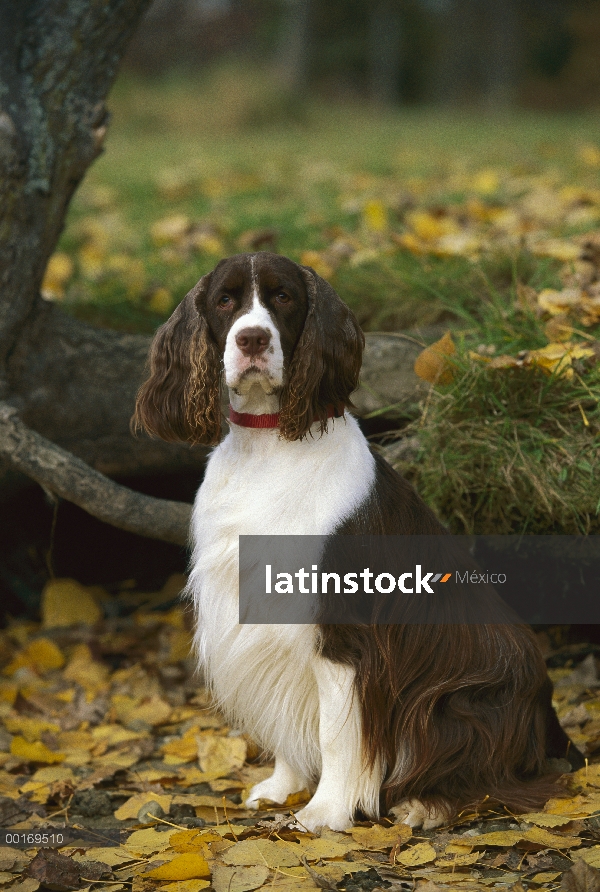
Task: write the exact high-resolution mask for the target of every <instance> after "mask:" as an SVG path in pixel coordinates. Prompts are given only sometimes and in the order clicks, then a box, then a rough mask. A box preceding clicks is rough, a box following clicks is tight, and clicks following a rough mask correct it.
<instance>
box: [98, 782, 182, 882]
mask: <svg viewBox="0 0 600 892" xmlns="http://www.w3.org/2000/svg"><path fill="white" fill-rule="evenodd" d="M172 798H173V797H172V796H166V795H164V794H163V793H136V795H135V796H132V797H131V798H130V799H128V800H127V802H124V803H123V805H122V806H121V807H120V808H118V809H117V810H116V812H115V818H116V819H117V820H118V821H126V820H127V818H137V816H138V812H139V810H140V808H141V807H142V805H146V804H147V803H148V802H158V804H159V805H160V807H161V808H162V810H163V811H164V812H165V814H166V813H167V812H168V811H169V809H170V807H171V799H172ZM166 879H168V877H167V878H166ZM173 879H177V877H173ZM179 879H185V877H179Z"/></svg>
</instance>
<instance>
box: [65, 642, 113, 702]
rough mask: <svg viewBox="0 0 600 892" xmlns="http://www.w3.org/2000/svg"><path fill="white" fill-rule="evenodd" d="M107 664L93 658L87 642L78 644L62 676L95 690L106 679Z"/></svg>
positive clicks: (104, 682)
mask: <svg viewBox="0 0 600 892" xmlns="http://www.w3.org/2000/svg"><path fill="white" fill-rule="evenodd" d="M108 676H109V669H108V666H104V665H102V663H99V662H98V661H97V660H94V658H93V656H92V652H91V650H90V649H89V647H88V646H87V644H78V645H77V647H76V648H75V650H74V651H73V653H72V655H71V659H70V660H69V663H68V665H67V666H66V668H65V671H64V672H63V678H66V679H67V680H68V681H75V682H77V684H80V685H81V687H82V688H85V689H86V690H88V689H90V690H92V691H96V690H97V689H98V688H101V687H102V686H103V685H105V684H106V682H107V681H108Z"/></svg>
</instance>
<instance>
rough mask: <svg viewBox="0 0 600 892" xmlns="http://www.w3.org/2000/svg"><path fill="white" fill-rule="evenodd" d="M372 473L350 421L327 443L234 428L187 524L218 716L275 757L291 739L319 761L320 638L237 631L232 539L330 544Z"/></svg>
mask: <svg viewBox="0 0 600 892" xmlns="http://www.w3.org/2000/svg"><path fill="white" fill-rule="evenodd" d="M374 473H375V472H374V461H373V457H372V455H371V453H370V452H369V449H368V446H367V443H366V441H365V439H364V437H363V435H362V433H361V432H360V429H359V428H358V425H357V423H356V422H355V420H354V419H353V418H352V417H349V416H346V417H345V419H338V420H336V421H335V422H334V423H333V424H332V423H331V422H330V430H329V433H327V434H325V435H323V437H319V435H318V434H317V435H316V436H315V437H314V438H313V439H311V438H310V437H309V438H308V439H307V440H303V441H300V442H292V443H290V442H285V441H282V440H281V439H280V438H279V437H278V434H277V432H276V431H258V432H257V431H255V430H245V429H239V428H236V429H235V430H234V431H233V432H232V433H230V434H229V436H228V437H226V439H225V440H224V441H223V442H222V443H221V444H220V445H219V446H218V447H217V448H216V449H215V451H214V452H213V454H212V456H211V458H210V460H209V463H208V466H207V470H206V476H205V479H204V482H203V484H202V486H201V487H200V490H199V491H198V495H197V497H196V502H195V505H194V514H193V520H192V534H193V539H194V555H193V560H192V571H191V574H190V582H189V591H190V594H191V595H192V598H193V601H194V605H195V609H196V617H197V629H196V645H197V648H198V651H199V654H200V657H201V660H202V663H203V665H204V668H205V671H206V673H207V676H208V680H209V682H210V684H211V686H212V688H213V690H214V693H215V695H216V697H217V699H218V700H219V702H220V703H221V706H222V708H223V709H224V710H225V712H226V713H227V714H228V715H229V716H230V718H231V719H232V720H233V721H235V722H237V724H239V725H241V726H242V727H243V729H244V730H245V731H247V732H248V733H250V734H251V735H253V736H254V738H255V739H256V740H257V741H258V742H259V743H260V744H262V745H263V746H264V747H265V748H267V749H269V750H271V751H274V750H277V751H279V752H281V750H282V748H283V749H285V750H288V746H287V745H286V743H285V740H283V739H282V737H285V738H290V739H291V738H293V737H294V735H295V738H296V744H295V745H294V746H293V750H294V752H295V753H298V752H302V751H303V747H304V752H305V753H311V754H312V756H313V757H314V761H315V763H316V762H317V761H318V746H317V742H316V735H317V719H316V716H317V707H318V698H317V692H316V685H315V682H314V678H313V674H312V667H311V660H312V659H313V657H314V653H315V646H316V640H315V639H316V628H315V627H314V626H306V625H304V626H298V625H296V626H294V625H288V626H275V625H239V623H238V619H239V617H238V538H239V536H240V535H327V534H329V533H331V532H332V531H333V530H334V529H335V528H336V527H337V526H338V524H339V523H340V522H341V521H342V520H344V519H345V518H346V517H348V516H349V515H350V514H351V513H352V512H353V511H354V510H355V509H356V508H357V507H358V506H359V505H360V504H361V502H363V501H364V499H365V498H366V497H367V495H368V493H369V490H370V488H371V485H372V483H373V479H374ZM292 729H293V730H292ZM300 737H302V738H303V740H300V739H299V738H300ZM294 752H288V759H291V762H292V764H294V763H296V764H297V759H296V758H294ZM298 767H302V768H303V769H304V771H305V772H306V770H307V768H308V767H310V768H311V769H312V771H313V772H314V771H315V770H318V765H316V764H313V765H312V766H307V765H302V766H298Z"/></svg>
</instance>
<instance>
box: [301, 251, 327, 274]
mask: <svg viewBox="0 0 600 892" xmlns="http://www.w3.org/2000/svg"><path fill="white" fill-rule="evenodd" d="M300 263H301V264H302V266H310V267H311V268H312V269H314V271H315V272H316V274H317V275H318V276H321V277H322V278H323V279H330V278H331V276H332V275H333V267H332V266H330V264H329V263H327V261H326V260H325V258H324V257H323V255H322V254H320V253H319V252H318V251H303V252H302V254H301V255H300Z"/></svg>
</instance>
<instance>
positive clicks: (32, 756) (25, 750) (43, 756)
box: [10, 737, 65, 763]
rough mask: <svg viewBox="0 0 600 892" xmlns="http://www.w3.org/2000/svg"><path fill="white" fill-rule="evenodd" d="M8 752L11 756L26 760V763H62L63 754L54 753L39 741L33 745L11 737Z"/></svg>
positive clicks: (19, 738) (22, 739) (23, 739)
mask: <svg viewBox="0 0 600 892" xmlns="http://www.w3.org/2000/svg"><path fill="white" fill-rule="evenodd" d="M10 751H11V753H12V755H13V756H17V757H18V758H19V759H26V760H27V761H28V762H48V763H51V762H63V761H64V759H65V754H64V753H54V752H52V750H50V749H48V747H47V746H46V745H45V744H44V743H42V742H41V741H39V740H36V741H35V743H28V741H27V740H25V738H24V737H13V739H12V741H11V744H10Z"/></svg>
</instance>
